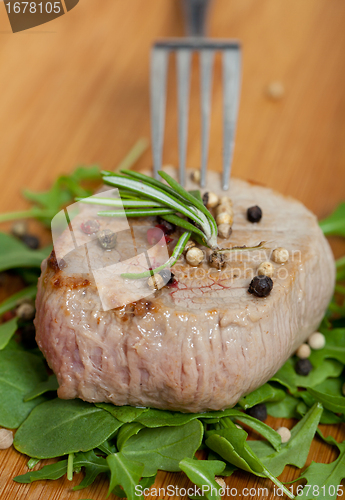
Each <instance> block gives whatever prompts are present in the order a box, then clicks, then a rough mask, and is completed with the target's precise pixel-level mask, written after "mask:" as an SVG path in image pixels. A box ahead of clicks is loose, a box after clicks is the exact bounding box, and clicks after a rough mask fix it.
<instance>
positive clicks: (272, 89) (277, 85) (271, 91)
mask: <svg viewBox="0 0 345 500" xmlns="http://www.w3.org/2000/svg"><path fill="white" fill-rule="evenodd" d="M265 93H266V95H267V97H269V98H270V99H273V100H274V101H278V100H279V99H282V98H283V97H284V94H285V88H284V85H283V84H282V82H279V81H274V82H271V83H269V84H268V85H267V87H266V92H265Z"/></svg>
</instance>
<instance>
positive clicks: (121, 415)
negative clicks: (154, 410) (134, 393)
mask: <svg viewBox="0 0 345 500" xmlns="http://www.w3.org/2000/svg"><path fill="white" fill-rule="evenodd" d="M96 406H97V408H103V410H106V411H108V412H109V413H111V415H113V417H115V418H117V420H120V422H123V423H127V422H132V421H133V420H136V419H137V418H138V417H140V415H141V414H142V413H144V412H147V411H148V408H136V407H135V406H115V405H112V404H109V403H96Z"/></svg>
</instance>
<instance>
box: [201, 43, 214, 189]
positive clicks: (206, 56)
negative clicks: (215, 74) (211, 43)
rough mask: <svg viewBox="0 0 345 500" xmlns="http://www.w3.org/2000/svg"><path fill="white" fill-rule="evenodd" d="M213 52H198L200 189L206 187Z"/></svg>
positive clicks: (206, 50)
mask: <svg viewBox="0 0 345 500" xmlns="http://www.w3.org/2000/svg"><path fill="white" fill-rule="evenodd" d="M213 59H214V51H213V50H208V49H205V50H201V51H200V78H201V179H200V185H201V187H205V185H206V168H207V160H208V146H209V132H210V111H211V88H212V67H213Z"/></svg>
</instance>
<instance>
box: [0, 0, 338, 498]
mask: <svg viewBox="0 0 345 500" xmlns="http://www.w3.org/2000/svg"><path fill="white" fill-rule="evenodd" d="M0 7H1V8H0V89H1V92H0V152H1V154H0V182H1V197H0V210H1V212H4V211H10V210H18V209H22V208H25V206H26V203H25V201H23V199H22V198H21V195H20V192H21V189H22V188H24V187H28V188H30V189H45V188H48V187H49V185H50V183H51V182H52V181H53V180H54V179H55V177H56V176H57V174H59V173H63V172H69V171H71V170H72V169H73V168H74V167H75V166H76V165H78V164H90V163H99V164H100V165H101V166H102V167H104V168H106V169H112V168H114V167H115V166H116V165H117V163H118V162H119V161H120V159H121V158H122V157H123V156H124V155H125V153H126V152H127V151H128V150H129V148H130V147H131V146H132V145H133V143H134V142H135V141H136V140H137V139H138V138H139V137H142V136H146V137H149V131H150V122H149V99H148V95H149V64H148V63H149V50H150V46H151V44H152V42H153V40H155V39H156V38H158V37H164V36H179V35H182V34H183V26H182V22H181V17H180V11H179V4H178V1H177V0H146V1H145V0H102V1H101V2H100V1H98V0H81V1H80V3H79V4H78V5H77V6H76V7H75V8H74V9H73V10H71V11H70V12H69V13H67V14H66V15H64V16H62V17H60V18H58V19H56V20H55V21H52V22H50V23H48V24H46V25H42V26H39V27H37V28H33V29H31V30H28V31H26V32H25V31H24V32H21V33H17V34H12V32H11V30H10V26H9V22H8V19H7V17H6V13H5V9H4V7H3V6H0ZM344 26H345V3H344V1H343V0H303V1H301V0H261V1H258V0H215V1H214V5H213V9H212V12H211V22H210V34H212V35H213V36H217V37H233V38H238V39H240V40H241V41H242V43H243V83H242V94H241V104H240V111H239V121H238V129H237V137H236V149H235V157H234V163H233V173H234V175H236V176H239V177H242V178H245V179H251V180H255V181H258V182H260V183H263V184H266V185H268V186H270V187H273V188H275V189H277V190H279V191H281V192H282V193H285V194H289V195H291V196H294V197H296V198H298V199H299V200H301V201H302V202H303V203H305V204H306V205H307V207H309V208H310V209H312V210H313V211H314V212H315V213H316V214H317V215H318V216H320V217H323V216H325V215H327V214H328V213H329V212H330V211H331V210H332V209H333V208H334V207H335V206H336V205H337V203H338V202H340V201H341V200H344V199H345V140H344V137H345V92H344V84H345V58H344V53H345V29H344ZM198 78H199V73H198V64H197V61H193V74H192V88H193V92H192V93H191V106H190V128H189V136H190V139H189V143H188V165H189V166H191V167H195V168H197V167H198V166H199V163H200V140H199V137H200V112H199V91H198ZM175 81H176V79H175V71H174V67H173V65H172V64H171V65H170V68H169V89H168V90H169V92H168V94H169V95H168V109H167V126H166V138H165V147H164V162H165V163H169V164H171V163H172V164H177V134H176V127H177V115H176V85H175ZM275 81H277V82H280V83H281V84H282V85H283V87H284V96H283V97H282V98H281V99H279V100H273V99H271V98H269V97H268V96H267V92H266V89H267V86H268V85H269V84H270V83H272V82H275ZM221 111H222V95H221V63H220V60H217V61H216V65H215V71H214V85H213V100H212V131H211V143H210V162H209V164H210V168H213V169H215V170H221V147H222V146H221V131H222V127H221ZM150 163H151V154H150V152H147V153H146V154H145V155H144V156H143V158H142V160H140V162H139V163H138V167H139V168H141V167H147V166H148V165H150ZM6 227H7V226H6V225H4V226H3V227H2V228H1V229H3V230H4V229H6ZM32 228H34V229H36V228H37V226H36V225H35V224H34V223H33V225H32ZM44 237H45V238H48V235H47V234H46V235H44ZM332 245H333V248H334V250H335V253H336V254H337V255H340V254H341V253H344V251H345V249H344V245H343V243H341V242H339V241H337V240H336V239H333V241H332ZM13 286H15V284H13V283H8V282H6V283H5V284H3V285H2V289H1V293H9V292H10V288H11V287H13ZM0 404H1V402H0ZM267 423H269V424H270V425H272V426H273V427H275V428H276V427H278V426H279V425H281V424H282V423H285V424H287V425H289V426H292V425H293V424H294V422H292V421H289V422H286V421H282V420H274V419H271V418H269V419H268V420H267ZM323 429H324V432H325V434H332V435H333V436H335V437H336V438H337V439H338V440H344V439H345V434H344V429H343V428H341V427H336V426H331V427H330V426H328V427H326V426H323ZM334 458H335V453H334V451H333V450H332V449H331V447H329V446H328V445H325V444H323V443H321V441H320V440H318V439H315V441H314V443H313V445H312V448H311V451H310V454H309V457H308V464H309V463H310V462H311V460H316V461H321V462H325V463H326V462H329V461H330V460H332V459H334ZM25 464H26V458H25V457H24V456H22V455H20V454H19V453H17V452H15V451H13V450H12V449H11V450H7V451H0V498H1V500H17V499H20V500H26V499H29V500H38V499H40V500H62V499H63V500H78V499H86V498H88V499H91V498H92V499H93V500H100V499H104V498H105V496H106V493H107V482H106V480H105V478H100V479H99V480H97V481H96V482H95V483H94V485H93V486H91V487H90V488H88V489H87V490H83V491H80V492H72V489H71V488H72V486H73V485H74V484H76V483H77V481H78V480H80V477H78V478H75V480H74V481H73V482H72V483H70V482H69V481H67V479H66V478H63V479H61V480H59V481H54V482H48V481H47V482H38V483H34V484H33V485H30V486H29V485H19V484H16V483H14V482H13V481H12V478H13V477H14V476H15V475H18V474H21V473H24V472H26V471H27V468H26V465H25ZM297 473H298V471H296V470H295V469H294V468H293V467H288V468H287V469H286V471H285V472H284V473H283V475H282V476H281V479H282V480H284V481H288V480H291V479H293V478H294V477H297ZM226 482H227V484H228V485H231V486H232V487H234V488H237V490H238V494H237V495H235V496H232V497H229V498H242V497H243V496H244V495H243V494H242V493H243V488H244V487H249V488H250V487H252V488H259V487H266V488H268V490H269V495H268V496H265V495H264V494H263V493H262V492H259V491H258V490H257V491H256V493H255V492H254V490H253V493H252V494H251V495H250V494H249V495H247V497H246V498H250V499H255V500H257V499H262V498H267V499H268V500H271V499H273V498H278V497H276V496H275V495H274V492H273V487H272V485H271V483H269V482H268V481H265V480H261V479H257V478H254V477H249V475H247V474H244V473H241V472H238V473H235V474H234V475H233V476H232V477H230V478H228V479H227V480H226ZM168 484H172V485H179V486H180V487H182V486H187V485H188V484H189V482H188V480H187V479H186V477H185V476H184V475H183V474H177V473H176V474H167V473H163V472H160V473H159V474H158V476H157V480H156V485H155V486H156V487H159V486H165V487H166V486H167V485H168ZM163 497H164V498H165V495H163V494H160V495H159V496H158V497H152V498H163Z"/></svg>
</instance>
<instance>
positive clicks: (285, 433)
mask: <svg viewBox="0 0 345 500" xmlns="http://www.w3.org/2000/svg"><path fill="white" fill-rule="evenodd" d="M277 432H278V434H279V436H280V437H281V439H282V443H287V442H288V441H289V440H290V438H291V432H290V430H289V429H288V428H287V427H279V429H277Z"/></svg>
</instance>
